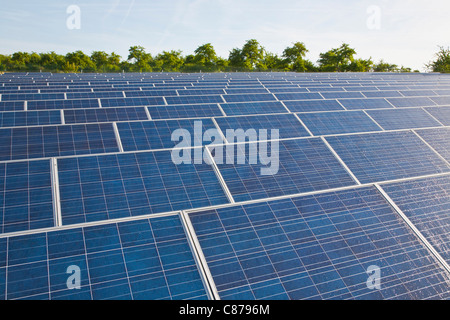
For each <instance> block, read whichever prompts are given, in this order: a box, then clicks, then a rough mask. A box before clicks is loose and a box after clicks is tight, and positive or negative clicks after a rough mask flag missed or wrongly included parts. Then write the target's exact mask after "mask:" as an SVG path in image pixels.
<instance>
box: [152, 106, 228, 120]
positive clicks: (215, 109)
mask: <svg viewBox="0 0 450 320" xmlns="http://www.w3.org/2000/svg"><path fill="white" fill-rule="evenodd" d="M148 110H149V112H150V115H151V117H152V119H154V120H157V119H182V118H212V117H221V116H223V114H222V112H221V111H220V108H219V106H218V105H217V104H190V105H178V106H164V107H151V108H149V109H148Z"/></svg>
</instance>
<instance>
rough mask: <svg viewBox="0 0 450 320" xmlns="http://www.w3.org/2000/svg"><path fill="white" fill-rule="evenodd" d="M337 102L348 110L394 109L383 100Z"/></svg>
mask: <svg viewBox="0 0 450 320" xmlns="http://www.w3.org/2000/svg"><path fill="white" fill-rule="evenodd" d="M339 102H340V103H341V104H342V105H343V106H344V107H345V108H346V109H348V110H363V109H365V110H369V109H392V108H394V107H393V106H392V105H391V104H390V103H389V102H388V101H387V100H385V99H339Z"/></svg>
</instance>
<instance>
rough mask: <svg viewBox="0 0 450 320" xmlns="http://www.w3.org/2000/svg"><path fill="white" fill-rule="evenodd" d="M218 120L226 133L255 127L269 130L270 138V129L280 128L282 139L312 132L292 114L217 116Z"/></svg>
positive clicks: (257, 129)
mask: <svg viewBox="0 0 450 320" xmlns="http://www.w3.org/2000/svg"><path fill="white" fill-rule="evenodd" d="M216 121H217V123H218V125H219V127H220V129H221V130H222V132H223V133H224V134H226V131H227V130H238V129H242V130H244V131H247V130H250V129H254V130H256V131H257V132H259V130H262V129H265V130H268V139H270V138H272V137H271V135H270V130H278V131H279V138H280V139H289V138H300V137H308V136H310V134H309V133H308V131H307V130H306V129H305V128H304V127H303V126H302V125H301V123H300V122H299V121H298V119H297V118H296V117H295V116H294V115H292V114H272V115H262V116H241V117H224V118H216Z"/></svg>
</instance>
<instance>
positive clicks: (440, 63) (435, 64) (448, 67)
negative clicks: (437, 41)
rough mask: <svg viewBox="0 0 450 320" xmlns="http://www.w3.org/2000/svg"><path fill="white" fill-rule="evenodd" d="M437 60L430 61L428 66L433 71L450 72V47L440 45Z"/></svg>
mask: <svg viewBox="0 0 450 320" xmlns="http://www.w3.org/2000/svg"><path fill="white" fill-rule="evenodd" d="M435 58H436V60H434V61H432V62H430V63H428V64H427V65H426V66H427V68H428V69H430V70H431V71H433V72H442V73H449V72H450V48H447V49H446V48H444V47H439V51H438V52H437V53H436V55H435Z"/></svg>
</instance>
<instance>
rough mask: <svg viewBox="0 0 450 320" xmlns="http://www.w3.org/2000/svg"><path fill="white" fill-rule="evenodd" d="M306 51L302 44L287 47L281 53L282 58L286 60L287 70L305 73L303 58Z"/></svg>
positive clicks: (297, 43)
mask: <svg viewBox="0 0 450 320" xmlns="http://www.w3.org/2000/svg"><path fill="white" fill-rule="evenodd" d="M307 52H308V49H306V46H305V44H304V43H303V42H296V43H294V45H293V46H292V47H288V48H286V49H285V50H284V51H283V58H285V59H286V61H285V63H286V64H287V67H288V70H293V71H297V72H305V71H307V67H306V65H305V60H304V57H305V56H306V53H307Z"/></svg>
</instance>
